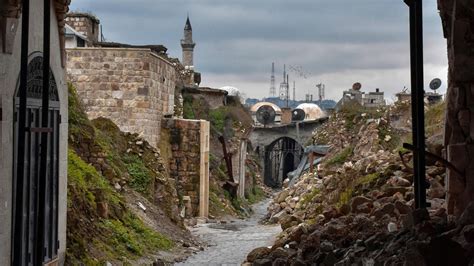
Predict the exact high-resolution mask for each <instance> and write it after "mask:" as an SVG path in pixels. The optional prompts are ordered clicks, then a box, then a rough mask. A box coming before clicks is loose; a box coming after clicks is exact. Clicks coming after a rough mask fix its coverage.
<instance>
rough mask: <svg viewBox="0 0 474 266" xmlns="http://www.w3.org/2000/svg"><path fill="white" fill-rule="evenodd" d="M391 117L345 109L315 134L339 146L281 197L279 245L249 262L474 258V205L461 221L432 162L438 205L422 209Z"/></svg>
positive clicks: (431, 193) (276, 217) (277, 202)
mask: <svg viewBox="0 0 474 266" xmlns="http://www.w3.org/2000/svg"><path fill="white" fill-rule="evenodd" d="M407 111H409V110H407ZM389 117H390V113H389V111H385V112H379V113H373V114H370V113H365V112H359V113H357V112H353V113H347V112H346V113H339V114H336V115H334V116H333V117H332V118H331V119H330V121H329V122H328V126H327V127H325V128H324V129H323V130H322V131H324V132H321V131H319V132H315V139H316V140H319V141H321V140H326V142H325V143H324V144H329V145H331V146H332V150H330V152H329V155H328V156H326V158H325V160H324V162H323V163H322V165H320V166H319V169H318V171H317V174H315V173H306V174H305V175H303V177H302V178H301V179H300V180H299V181H298V182H297V183H296V184H295V185H294V186H291V187H289V188H286V189H285V190H283V191H282V192H280V193H279V194H277V195H276V196H275V197H274V199H273V203H271V205H270V207H269V209H268V210H269V212H268V215H267V222H269V223H279V224H280V225H281V227H282V229H283V232H282V234H281V235H280V236H279V237H278V239H277V240H276V242H275V244H274V245H273V246H272V247H271V248H266V247H264V248H258V249H255V250H254V251H252V252H251V253H250V254H249V255H248V257H247V261H248V262H249V263H253V264H254V265H266V264H268V263H269V262H270V261H271V262H273V265H286V264H291V265H306V264H315V263H316V264H318V265H334V264H336V265H352V264H354V263H355V264H367V265H372V264H374V263H388V264H389V265H392V264H399V263H407V264H408V265H424V264H428V265H431V264H436V263H433V262H443V261H450V262H452V264H451V265H464V264H467V262H468V258H469V257H472V255H474V253H472V252H474V248H473V247H474V245H472V244H470V243H472V241H473V240H474V239H473V238H471V235H470V234H471V231H473V232H474V229H473V228H474V225H471V224H474V220H472V218H470V217H474V216H472V215H473V214H474V210H473V209H474V203H473V207H472V208H471V209H468V210H466V213H465V214H463V217H464V218H461V220H460V221H458V223H457V224H456V223H455V222H453V221H454V220H455V219H454V217H448V215H447V213H446V209H445V207H444V206H445V199H444V198H445V189H444V185H445V184H444V180H445V167H444V166H442V165H441V164H440V163H438V162H428V163H429V165H428V167H427V179H426V180H427V186H429V189H428V190H427V196H428V203H429V204H430V207H429V208H428V209H427V210H415V208H414V207H415V206H414V205H415V203H414V192H413V174H412V169H411V168H410V167H409V166H408V165H407V163H404V162H402V160H401V157H400V155H399V154H398V152H402V153H403V152H404V151H403V150H402V149H400V148H398V149H397V148H393V147H394V146H395V145H394V144H395V143H390V142H392V141H397V142H400V139H399V138H397V134H396V131H397V128H394V127H392V126H391V119H390V118H389ZM399 124H404V123H400V122H399ZM318 144H319V143H318ZM397 145H400V143H398V144H397ZM395 147H396V146H395ZM392 148H393V149H392ZM410 159H411V158H410V155H409V154H406V155H405V156H404V161H408V162H409V161H410ZM471 220H472V221H471ZM439 250H446V251H444V252H442V253H441V252H439ZM470 254H472V255H470Z"/></svg>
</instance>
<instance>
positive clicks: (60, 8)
mask: <svg viewBox="0 0 474 266" xmlns="http://www.w3.org/2000/svg"><path fill="white" fill-rule="evenodd" d="M50 3H51V8H50V14H51V16H50V18H51V19H50V29H49V32H50V35H51V36H50V37H51V38H50V42H49V49H50V78H49V85H50V88H49V91H50V93H49V109H48V110H49V113H50V119H48V120H49V126H48V127H47V128H41V123H40V120H41V119H42V117H43V116H42V115H41V110H42V108H43V106H44V105H43V104H42V101H41V98H42V94H43V89H44V88H43V61H44V59H43V53H44V50H43V48H44V46H43V43H44V37H43V36H44V35H43V32H44V31H43V29H44V27H43V25H44V24H43V17H44V14H45V12H44V8H43V1H31V2H30V5H29V10H25V6H22V5H21V1H18V0H0V118H1V119H0V120H1V121H0V139H1V141H0V243H1V244H0V264H1V265H39V262H40V261H41V265H62V264H63V263H64V259H65V252H66V212H67V196H66V194H67V192H66V190H67V138H68V137H67V128H68V94H67V88H66V73H65V53H64V43H65V40H64V19H65V14H66V12H67V11H68V6H69V3H70V1H69V0H52V1H51V2H50ZM26 12H28V13H26ZM25 14H29V16H25ZM25 17H26V18H25ZM28 17H29V19H28ZM24 19H25V20H26V21H28V20H29V23H28V27H25V25H26V24H23V22H22V21H24ZM23 31H25V33H26V35H23ZM22 43H26V44H28V45H27V46H26V47H24V48H26V49H22ZM45 43H48V42H47V41H46V42H45ZM22 55H23V56H25V55H26V57H27V68H26V69H25V71H26V77H27V78H26V80H27V81H26V84H25V85H24V86H25V88H26V118H25V120H26V123H27V126H26V129H25V133H24V137H25V139H24V140H21V139H19V138H20V137H21V136H22V135H21V134H20V133H19V131H20V129H22V128H24V127H21V126H19V125H18V123H19V122H18V121H21V117H20V118H19V113H20V111H19V108H20V103H19V101H20V96H19V95H20V93H19V87H20V69H21V67H20V66H21V64H20V62H21V61H22V60H21V59H22V58H24V57H22ZM42 132H47V133H43V134H47V135H48V140H47V142H48V144H46V146H48V147H54V148H53V149H47V150H49V151H48V154H47V155H46V156H47V157H48V158H47V164H46V165H47V166H46V167H47V168H46V169H50V171H46V174H45V175H42V174H40V171H39V170H38V168H39V167H38V165H39V161H40V160H41V158H44V157H43V153H40V152H39V151H40V148H41V145H45V144H44V143H42V141H43V140H44V139H43V138H40V135H42V134H41V133H42ZM20 142H22V143H21V144H23V145H21V146H23V148H19V147H20V145H19V143H20ZM49 145H51V146H49ZM20 149H21V150H24V151H25V156H24V159H18V158H19V157H20V156H19V154H21V153H20V152H19V150H20ZM40 154H41V155H40ZM20 161H21V162H22V164H21V165H23V166H24V167H22V168H23V170H22V171H21V172H22V173H21V174H20V173H19V168H18V166H19V165H20V163H19V162H20ZM40 178H44V179H43V180H44V182H45V183H42V184H45V186H46V188H47V189H46V191H45V198H43V199H41V198H40V197H39V196H38V194H39V192H38V188H39V187H41V184H40V183H39V181H38V180H41V179H40ZM38 202H44V204H38ZM43 225H44V227H43V228H39V227H40V226H43ZM38 232H44V235H43V234H41V235H42V236H41V235H39V234H38ZM39 239H44V241H43V243H41V242H42V241H40V240H39ZM40 251H41V252H40Z"/></svg>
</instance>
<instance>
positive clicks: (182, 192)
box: [163, 119, 209, 217]
mask: <svg viewBox="0 0 474 266" xmlns="http://www.w3.org/2000/svg"><path fill="white" fill-rule="evenodd" d="M163 127H164V128H165V129H166V130H168V132H169V138H170V139H169V143H170V144H171V158H169V169H170V177H171V178H174V179H175V180H176V181H177V182H176V183H177V190H178V195H179V196H180V197H181V198H182V197H184V196H188V197H189V198H190V200H191V211H189V210H187V211H186V212H187V213H191V214H192V216H201V217H207V215H208V204H209V203H208V201H209V122H208V121H204V120H186V119H165V120H163ZM206 210H207V211H206Z"/></svg>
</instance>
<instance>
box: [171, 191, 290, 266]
mask: <svg viewBox="0 0 474 266" xmlns="http://www.w3.org/2000/svg"><path fill="white" fill-rule="evenodd" d="M269 202H270V200H269V199H268V200H265V201H262V202H260V203H257V204H255V205H254V206H253V210H254V214H253V215H252V217H250V218H249V219H246V220H235V221H233V222H228V223H225V224H222V223H221V224H202V225H199V226H198V227H196V228H193V229H191V232H192V233H193V235H195V236H197V237H199V238H201V239H202V240H203V241H206V242H207V243H208V244H209V247H208V248H206V249H205V250H204V251H202V252H200V253H197V254H195V255H193V256H191V257H189V258H188V259H187V260H186V261H185V262H182V263H179V264H176V265H240V264H241V263H242V262H243V261H244V260H245V258H246V257H247V254H248V253H249V252H250V251H252V250H253V249H254V248H257V247H261V246H269V245H271V244H272V243H273V241H274V240H275V236H276V235H277V234H278V233H279V232H281V229H280V226H278V225H261V224H259V223H258V222H259V221H260V219H261V218H263V217H264V216H265V214H266V211H267V207H268V204H269Z"/></svg>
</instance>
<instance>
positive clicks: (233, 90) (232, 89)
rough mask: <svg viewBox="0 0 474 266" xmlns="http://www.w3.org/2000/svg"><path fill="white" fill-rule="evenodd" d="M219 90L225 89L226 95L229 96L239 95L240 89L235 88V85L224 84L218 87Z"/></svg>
mask: <svg viewBox="0 0 474 266" xmlns="http://www.w3.org/2000/svg"><path fill="white" fill-rule="evenodd" d="M219 89H220V90H224V91H227V93H228V94H227V95H229V96H239V95H240V90H239V89H237V88H236V87H231V86H224V87H222V88H219Z"/></svg>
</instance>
